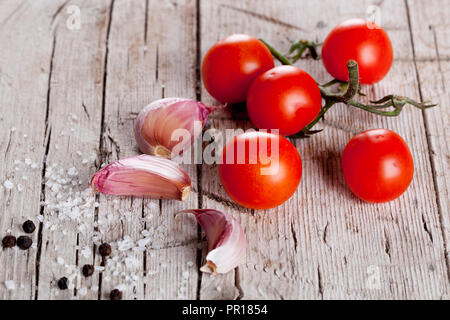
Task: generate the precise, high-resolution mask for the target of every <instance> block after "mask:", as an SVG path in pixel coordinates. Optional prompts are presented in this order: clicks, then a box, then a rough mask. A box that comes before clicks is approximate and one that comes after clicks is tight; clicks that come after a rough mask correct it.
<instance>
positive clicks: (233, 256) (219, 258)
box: [181, 209, 247, 274]
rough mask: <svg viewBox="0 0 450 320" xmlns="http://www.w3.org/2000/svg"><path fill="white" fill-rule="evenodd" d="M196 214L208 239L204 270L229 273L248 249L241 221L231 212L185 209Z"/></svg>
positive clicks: (214, 272)
mask: <svg viewBox="0 0 450 320" xmlns="http://www.w3.org/2000/svg"><path fill="white" fill-rule="evenodd" d="M181 212H187V213H192V214H194V216H195V218H196V219H197V222H198V223H199V224H200V225H201V227H202V228H203V230H204V231H205V234H206V239H207V240H208V253H207V255H206V263H205V264H204V265H203V266H202V267H201V268H200V270H201V271H202V272H206V273H212V274H218V273H227V272H228V271H231V270H233V269H234V268H235V267H236V266H238V265H239V263H241V261H242V259H243V258H244V256H245V251H246V249H247V239H246V237H245V233H244V230H243V229H242V227H241V225H240V224H239V222H238V221H237V220H236V219H235V218H234V217H233V216H232V215H231V214H229V213H224V212H221V211H218V210H213V209H193V210H184V211H181Z"/></svg>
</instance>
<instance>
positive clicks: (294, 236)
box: [291, 221, 298, 252]
mask: <svg viewBox="0 0 450 320" xmlns="http://www.w3.org/2000/svg"><path fill="white" fill-rule="evenodd" d="M291 232H292V238H293V239H294V250H295V252H297V249H298V241H297V232H295V228H294V222H293V221H291Z"/></svg>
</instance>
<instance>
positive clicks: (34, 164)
mask: <svg viewBox="0 0 450 320" xmlns="http://www.w3.org/2000/svg"><path fill="white" fill-rule="evenodd" d="M37 166H38V165H37V163H36V162H33V163H32V164H31V165H30V167H31V169H36V168H37Z"/></svg>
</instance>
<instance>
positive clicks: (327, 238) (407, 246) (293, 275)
mask: <svg viewBox="0 0 450 320" xmlns="http://www.w3.org/2000/svg"><path fill="white" fill-rule="evenodd" d="M369 4H371V3H370V2H369V1H364V2H361V1H350V2H348V1H346V2H343V1H341V2H337V1H323V2H319V3H318V2H302V3H299V2H298V1H285V2H283V5H279V4H278V3H274V2H272V1H260V2H258V3H255V2H252V1H226V2H225V1H203V2H202V3H201V10H202V11H201V12H202V15H201V17H202V22H204V23H202V33H201V38H202V55H204V54H205V52H206V50H207V49H208V48H209V47H210V46H211V45H212V44H213V43H214V42H215V41H216V40H218V39H219V38H221V37H223V36H226V35H228V34H231V33H250V34H253V35H255V36H257V37H263V38H265V39H267V40H268V41H269V42H271V43H273V44H274V45H275V46H276V47H278V48H281V50H283V51H285V50H287V48H288V43H287V39H286V38H290V39H296V38H311V37H316V39H317V40H321V39H324V37H325V36H326V34H327V33H328V32H329V30H330V29H331V28H332V27H333V26H334V25H336V24H337V23H339V22H340V21H342V20H344V19H346V18H351V17H355V16H357V17H364V15H365V11H366V8H367V6H368V5H369ZM300 8H301V9H300ZM380 9H381V16H382V25H383V26H384V27H385V28H386V29H387V31H388V33H389V35H390V37H391V39H392V42H393V46H394V50H395V57H396V61H395V63H394V66H393V68H392V70H391V72H390V74H389V75H388V77H387V78H386V79H385V80H383V81H382V82H381V83H379V84H377V85H375V86H374V87H373V88H368V87H367V88H364V91H365V92H367V93H368V98H369V99H373V98H374V97H381V96H383V95H385V94H388V93H391V92H395V93H399V94H403V95H408V96H411V97H413V98H418V91H417V90H416V89H415V88H417V82H416V78H415V75H414V65H413V61H412V58H413V57H412V50H411V44H410V41H409V30H408V23H407V15H406V8H405V5H404V3H402V2H383V3H382V4H381V7H380ZM211 17H214V21H215V22H216V23H215V24H214V25H211V24H207V22H206V21H208V19H211ZM299 66H301V67H303V68H305V69H306V70H307V71H309V72H310V73H311V74H312V75H313V76H314V77H315V78H316V79H317V80H318V81H319V82H324V81H327V80H329V78H330V77H329V76H328V75H327V74H326V72H325V70H324V68H323V66H322V65H321V62H311V61H301V62H300V63H299ZM202 98H203V100H204V101H206V102H212V101H211V99H210V98H208V94H207V93H206V91H205V90H203V91H202ZM221 116H222V115H221ZM219 121H224V120H219ZM226 125H228V124H223V126H226ZM324 125H325V126H326V130H325V131H324V132H323V133H321V134H319V135H317V136H314V137H312V138H310V139H308V140H298V141H295V144H296V146H297V148H298V150H299V152H300V154H301V156H302V159H303V170H304V174H303V178H302V182H301V183H300V187H299V190H298V192H297V193H296V194H295V195H294V197H293V198H292V199H290V200H289V201H288V202H287V203H286V204H284V205H283V206H280V207H279V208H277V209H275V210H269V211H265V212H255V213H254V214H253V215H249V214H248V213H245V212H242V213H241V220H242V221H243V223H244V226H245V229H246V231H247V235H248V240H249V243H250V245H249V247H250V250H249V252H248V255H247V259H246V263H245V264H243V265H242V266H241V267H239V279H238V283H239V285H240V287H241V288H242V291H243V294H244V299H245V298H248V299H252V298H275V299H279V298H286V299H295V298H327V299H337V298H359V299H361V298H394V299H401V298H441V297H443V296H445V295H446V294H447V293H448V288H449V287H448V278H447V271H446V265H445V260H444V259H443V255H442V252H443V246H444V242H443V239H442V234H441V231H440V227H439V219H438V217H439V215H438V209H437V204H436V199H435V197H434V192H435V190H434V186H433V179H432V174H431V166H430V162H429V159H428V156H427V152H428V145H427V141H426V135H425V129H424V122H423V118H422V113H421V112H420V111H418V110H413V109H412V108H407V109H405V110H404V111H403V113H402V115H401V116H400V117H399V118H395V119H386V118H381V117H377V116H374V115H370V114H367V113H365V112H362V111H358V110H350V109H349V108H347V107H345V106H338V107H336V108H335V110H332V111H331V112H330V115H329V116H328V117H327V120H326V122H325V123H323V124H321V125H320V126H319V127H321V126H324ZM231 126H232V127H234V126H233V125H231ZM375 127H383V128H388V129H392V130H394V131H396V132H398V133H399V134H400V135H401V136H402V137H404V139H405V140H406V141H407V143H408V144H409V146H410V148H411V151H412V153H413V157H414V160H415V164H416V174H415V178H414V181H413V183H412V185H411V187H410V188H409V190H408V192H407V193H406V194H405V195H403V196H402V197H401V198H400V199H398V200H396V201H393V202H391V203H386V204H381V205H373V204H367V203H363V202H362V201H360V200H358V199H356V198H355V197H354V196H353V195H352V194H351V192H350V191H349V190H348V188H347V187H346V186H345V182H344V179H343V177H342V175H341V172H340V166H339V158H340V154H341V152H342V150H343V148H344V146H345V144H346V142H347V141H348V140H349V139H350V138H351V136H352V134H353V133H356V132H358V131H361V130H363V129H369V128H375ZM204 167H205V166H204ZM205 170H206V169H204V170H203V177H205V178H204V179H202V186H203V190H204V191H205V193H208V192H211V193H213V194H214V196H215V197H217V198H219V199H228V198H227V196H226V195H225V194H224V192H223V191H222V190H221V187H220V185H219V182H218V181H217V179H214V180H213V179H208V178H207V177H208V176H207V174H206V173H205ZM255 220H257V221H255ZM267 243H269V244H270V245H269V246H268V245H267ZM262 244H263V245H262ZM261 270H262V271H261ZM378 279H379V281H378V282H376V283H375V284H373V283H371V282H370V281H371V280H378ZM233 280H235V279H230V277H224V278H223V281H222V283H219V284H218V282H217V281H216V282H215V286H217V285H220V286H221V287H223V288H225V287H232V286H233V283H231V282H232V281H233ZM234 282H236V281H234ZM209 287H210V286H209V279H208V278H207V277H205V276H203V277H202V291H201V296H208V295H209V293H210V290H209V289H208V288H209ZM232 297H233V296H232V295H231V293H230V295H229V296H228V298H232Z"/></svg>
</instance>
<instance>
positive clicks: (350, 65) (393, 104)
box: [260, 39, 437, 138]
mask: <svg viewBox="0 0 450 320" xmlns="http://www.w3.org/2000/svg"><path fill="white" fill-rule="evenodd" d="M260 41H261V42H262V43H264V45H265V46H266V47H267V48H268V49H269V50H270V52H271V53H272V55H273V56H274V57H275V58H276V59H277V60H278V61H280V62H281V63H282V64H284V65H292V64H293V63H294V62H295V61H297V60H298V58H297V59H296V60H295V59H294V60H295V61H294V60H293V62H291V61H290V60H289V59H288V58H287V57H285V56H284V55H283V54H281V53H280V52H279V51H278V50H276V49H275V48H274V47H272V46H271V45H270V44H268V43H267V42H265V41H264V40H262V39H260ZM302 41H305V42H308V41H306V40H302ZM309 44H311V43H309ZM294 45H295V43H294ZM294 45H293V46H294ZM304 45H306V44H304ZM291 49H292V47H291ZM305 49H306V48H304V49H303V51H304V50H305ZM295 50H296V49H295V48H294V50H293V51H295ZM303 51H302V52H301V53H300V57H301V54H302V53H303ZM347 71H348V79H349V81H348V82H346V81H341V80H338V79H333V80H331V81H329V82H327V83H325V84H322V85H321V84H318V86H319V90H320V94H321V95H322V98H323V99H324V100H325V104H324V105H323V106H322V108H321V110H320V112H319V114H318V115H317V117H316V118H315V119H314V120H313V121H312V122H311V123H309V124H308V125H307V126H306V127H305V128H303V129H302V130H301V131H299V132H298V133H296V134H293V135H291V136H290V137H291V138H305V137H309V136H311V135H312V134H316V133H319V132H321V131H322V130H323V129H321V130H312V128H313V127H314V126H315V125H316V124H317V122H319V120H320V119H322V118H323V117H324V115H325V113H326V112H327V111H328V110H329V109H330V108H331V107H332V106H333V105H335V104H336V103H344V104H346V105H348V106H352V107H355V108H358V109H362V110H365V111H368V112H370V113H374V114H377V115H380V116H386V117H395V116H398V115H399V114H400V113H401V111H402V110H403V107H404V106H405V105H407V104H409V105H412V106H413V107H416V108H418V109H420V110H425V109H428V108H432V107H435V106H437V104H433V103H431V102H429V101H423V102H417V101H415V100H413V99H411V98H408V97H403V96H399V95H394V94H390V95H387V96H385V97H383V98H381V99H379V100H371V101H369V103H368V104H364V103H362V102H359V101H357V100H356V99H355V98H354V97H355V96H356V95H357V94H358V95H361V96H365V94H364V93H362V92H361V87H360V84H359V71H358V63H357V62H356V61H355V60H349V61H348V62H347ZM336 84H339V87H338V90H337V91H331V90H329V89H328V88H329V87H331V86H333V85H336ZM387 109H390V110H387Z"/></svg>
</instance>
